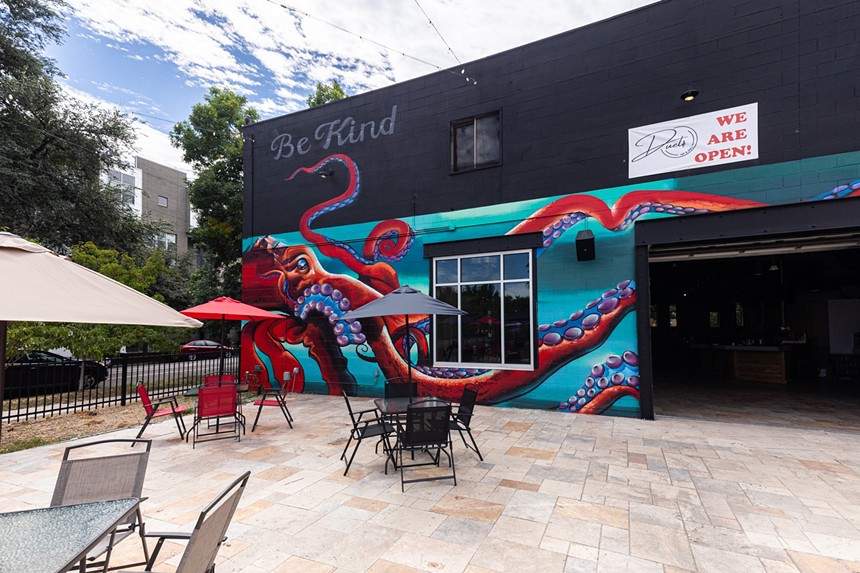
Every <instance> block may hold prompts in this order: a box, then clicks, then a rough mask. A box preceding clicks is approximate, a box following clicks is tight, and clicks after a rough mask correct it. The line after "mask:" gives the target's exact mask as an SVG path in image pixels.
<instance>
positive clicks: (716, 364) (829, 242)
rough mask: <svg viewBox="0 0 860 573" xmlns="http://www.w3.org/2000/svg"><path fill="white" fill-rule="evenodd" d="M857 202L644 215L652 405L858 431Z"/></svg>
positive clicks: (646, 374) (646, 361)
mask: <svg viewBox="0 0 860 573" xmlns="http://www.w3.org/2000/svg"><path fill="white" fill-rule="evenodd" d="M837 203H839V204H837ZM822 207H824V208H822ZM858 208H860V202H858V201H857V200H854V199H850V200H845V201H839V202H833V203H832V204H830V205H827V206H822V205H814V206H813V205H805V204H800V205H787V206H781V207H768V208H763V209H750V210H745V211H737V212H731V213H720V214H709V215H703V216H697V217H689V218H686V219H678V218H676V219H664V220H656V221H647V222H643V223H640V224H639V225H638V226H637V228H636V244H637V247H636V248H637V282H639V284H650V289H649V292H648V293H645V296H642V297H640V299H639V301H638V306H637V320H638V323H637V324H638V331H639V338H640V359H641V360H642V362H643V368H642V378H643V384H645V385H647V392H646V394H648V393H650V392H653V394H650V395H648V396H647V398H648V399H649V400H651V405H652V406H653V408H654V409H653V410H652V412H651V414H652V415H654V414H655V413H656V414H658V415H660V414H664V415H680V416H694V417H699V418H702V417H704V418H711V419H716V420H720V419H723V420H725V419H741V420H743V421H746V422H761V423H778V424H802V425H814V426H820V427H829V428H839V429H856V430H857V431H860V400H858V396H860V378H858V360H857V358H860V225H858V224H860V211H858V210H857V209H858ZM640 293H641V291H640ZM646 378H647V379H648V380H647V381H646ZM646 407H647V404H646V403H643V413H644V414H647V412H645V411H644V410H645V408H646ZM846 424H847V425H846Z"/></svg>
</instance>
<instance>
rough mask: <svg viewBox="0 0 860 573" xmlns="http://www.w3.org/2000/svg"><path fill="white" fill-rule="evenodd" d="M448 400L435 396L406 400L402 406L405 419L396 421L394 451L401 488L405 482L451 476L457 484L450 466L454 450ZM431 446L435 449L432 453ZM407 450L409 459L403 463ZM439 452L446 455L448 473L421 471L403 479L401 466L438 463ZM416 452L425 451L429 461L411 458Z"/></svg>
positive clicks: (452, 468) (404, 467) (452, 465)
mask: <svg viewBox="0 0 860 573" xmlns="http://www.w3.org/2000/svg"><path fill="white" fill-rule="evenodd" d="M450 423H451V404H449V403H447V402H440V401H438V400H421V401H419V402H415V403H414V404H409V406H408V407H407V409H406V421H405V423H398V425H397V444H396V445H395V447H394V449H395V453H396V456H397V466H399V467H400V489H401V491H404V486H405V484H407V483H415V482H420V481H431V480H441V479H450V478H453V480H454V485H457V472H456V470H455V468H454V450H453V448H452V447H451V432H450ZM433 450H435V453H433ZM404 452H409V453H410V454H411V458H412V462H411V463H408V464H404V463H403V453H404ZM442 452H444V453H445V455H446V456H447V457H448V466H449V467H450V468H451V473H450V474H441V475H440V474H438V473H435V472H434V473H433V474H432V475H422V476H421V477H418V478H413V479H406V477H405V470H406V469H408V468H415V467H420V466H430V465H433V466H438V465H439V462H440V459H441V457H442ZM416 453H426V454H429V455H430V457H431V460H430V461H429V462H420V461H419V462H415V461H414V460H415V454H416Z"/></svg>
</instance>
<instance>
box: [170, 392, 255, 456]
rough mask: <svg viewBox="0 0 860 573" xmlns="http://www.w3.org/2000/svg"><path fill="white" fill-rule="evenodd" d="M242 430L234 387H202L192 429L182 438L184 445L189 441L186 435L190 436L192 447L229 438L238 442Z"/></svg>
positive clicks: (241, 420)
mask: <svg viewBox="0 0 860 573" xmlns="http://www.w3.org/2000/svg"><path fill="white" fill-rule="evenodd" d="M203 422H206V424H203ZM244 426H245V424H244V420H243V418H242V414H241V412H239V399H238V393H237V392H236V386H235V385H234V384H227V385H224V386H203V387H202V388H200V390H199V392H198V394H197V410H196V411H195V413H194V425H193V426H191V429H190V430H189V431H188V433H187V434H186V435H185V441H188V437H189V434H193V440H192V442H191V443H192V447H193V446H194V445H196V443H197V442H199V441H208V440H221V439H227V438H232V437H235V438H236V440H237V441H241V440H242V430H243V428H244ZM204 427H205V429H204Z"/></svg>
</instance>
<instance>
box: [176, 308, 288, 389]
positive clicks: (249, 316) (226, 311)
mask: <svg viewBox="0 0 860 573" xmlns="http://www.w3.org/2000/svg"><path fill="white" fill-rule="evenodd" d="M179 312H181V313H182V314H184V315H185V316H190V317H191V318H198V319H204V320H219V319H220V320H221V374H224V321H225V320H262V319H264V318H283V317H282V316H281V315H280V314H275V313H274V312H269V311H268V310H263V309H262V308H257V307H256V306H251V305H250V304H245V303H244V302H241V301H238V300H236V299H232V298H230V297H228V296H221V297H218V298H216V299H213V300H210V301H209V302H204V303H203V304H198V305H197V306H192V307H191V308H186V309H185V310H180V311H179Z"/></svg>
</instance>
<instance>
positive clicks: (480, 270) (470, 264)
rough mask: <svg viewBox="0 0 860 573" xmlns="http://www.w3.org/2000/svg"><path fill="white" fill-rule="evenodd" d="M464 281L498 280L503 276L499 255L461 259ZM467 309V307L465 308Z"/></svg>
mask: <svg viewBox="0 0 860 573" xmlns="http://www.w3.org/2000/svg"><path fill="white" fill-rule="evenodd" d="M461 262H462V268H461V269H462V272H463V278H462V279H461V280H462V282H464V283H467V282H469V283H471V282H478V281H497V280H499V277H500V276H501V269H500V268H499V267H500V263H501V260H500V258H499V256H498V255H492V256H488V257H466V258H463V259H461ZM463 310H466V309H463Z"/></svg>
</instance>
